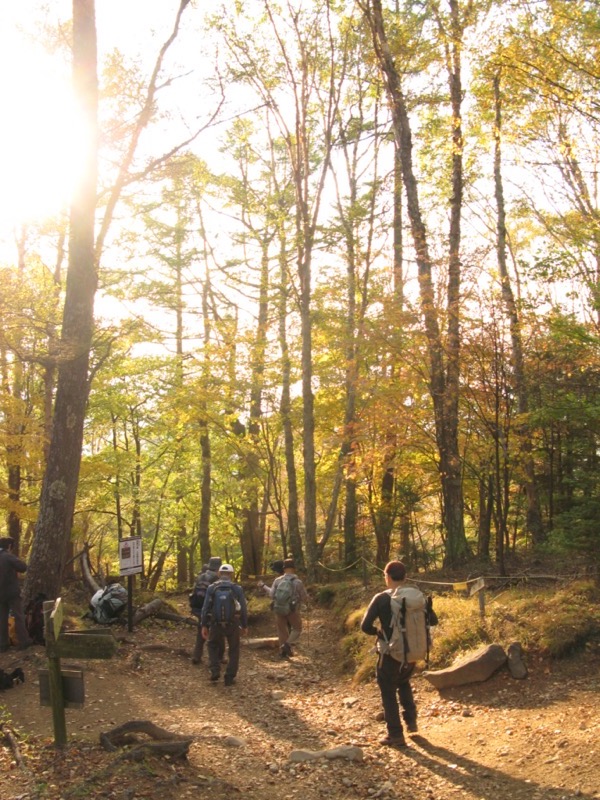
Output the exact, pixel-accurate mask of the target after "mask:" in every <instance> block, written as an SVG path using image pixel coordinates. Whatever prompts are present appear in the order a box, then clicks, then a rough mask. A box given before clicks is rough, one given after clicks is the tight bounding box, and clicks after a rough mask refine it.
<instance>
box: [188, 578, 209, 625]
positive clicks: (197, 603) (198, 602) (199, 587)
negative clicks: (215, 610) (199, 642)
mask: <svg viewBox="0 0 600 800" xmlns="http://www.w3.org/2000/svg"><path fill="white" fill-rule="evenodd" d="M215 578H216V575H214V573H211V572H202V573H200V575H198V578H197V579H196V585H195V586H194V588H193V589H192V591H191V592H190V594H189V600H190V611H191V612H192V614H194V615H195V616H196V617H199V616H200V615H201V614H202V606H203V605H204V598H205V597H206V590H207V589H208V587H209V586H210V584H211V583H214V580H215Z"/></svg>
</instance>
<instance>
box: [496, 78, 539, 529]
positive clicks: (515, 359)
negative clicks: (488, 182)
mask: <svg viewBox="0 0 600 800" xmlns="http://www.w3.org/2000/svg"><path fill="white" fill-rule="evenodd" d="M494 103H495V140H496V143H495V150H494V183H495V189H496V206H497V211H498V222H497V254H498V269H499V272H500V280H501V285H502V300H503V303H504V308H505V309H506V313H507V315H508V319H509V323H510V336H511V342H512V364H513V370H514V380H515V394H516V396H517V403H518V409H519V419H520V420H521V421H520V424H519V426H518V433H519V438H520V443H521V459H522V464H523V471H524V473H525V494H526V496H527V523H526V524H527V530H528V532H529V533H530V535H531V539H532V541H533V543H534V545H539V544H541V543H543V542H544V541H545V539H546V534H545V531H544V526H543V523H542V511H541V507H540V498H539V492H538V487H537V484H536V480H535V466H534V462H533V455H532V451H533V445H532V440H531V430H530V428H529V423H528V421H527V418H528V414H529V395H528V391H527V386H526V381H525V364H524V357H523V339H522V335H521V321H520V318H519V311H518V308H517V304H516V302H515V297H514V294H513V290H512V286H511V280H510V275H509V274H508V267H507V264H506V239H507V236H506V210H505V205H504V185H503V181H502V100H501V94H500V76H499V75H498V74H497V75H496V76H495V77H494Z"/></svg>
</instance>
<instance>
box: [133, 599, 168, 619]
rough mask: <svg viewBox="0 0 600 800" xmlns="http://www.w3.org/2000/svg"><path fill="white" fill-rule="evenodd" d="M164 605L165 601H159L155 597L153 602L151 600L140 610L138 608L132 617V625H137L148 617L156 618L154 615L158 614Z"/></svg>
mask: <svg viewBox="0 0 600 800" xmlns="http://www.w3.org/2000/svg"><path fill="white" fill-rule="evenodd" d="M164 605H165V601H164V600H161V598H160V597H156V598H155V599H154V600H151V601H150V602H149V603H146V605H145V606H140V608H138V609H137V611H136V612H135V614H134V615H133V624H134V625H137V624H138V623H140V622H141V621H142V620H144V619H147V618H148V617H154V616H156V614H158V612H159V611H161V610H162V608H163V606H164Z"/></svg>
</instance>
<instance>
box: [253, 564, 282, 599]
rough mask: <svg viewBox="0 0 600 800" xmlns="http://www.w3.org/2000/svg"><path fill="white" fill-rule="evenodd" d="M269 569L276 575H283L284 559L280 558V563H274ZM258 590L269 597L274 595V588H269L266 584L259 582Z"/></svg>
mask: <svg viewBox="0 0 600 800" xmlns="http://www.w3.org/2000/svg"><path fill="white" fill-rule="evenodd" d="M269 569H271V570H272V571H273V572H274V573H275V574H276V575H278V576H279V575H283V558H280V559H279V560H278V561H273V562H272V563H271V564H270V565H269ZM257 586H258V588H259V589H260V590H261V592H264V593H265V594H266V595H267V596H268V597H271V596H272V594H273V587H272V586H267V584H266V583H263V582H262V581H259V582H258V583H257Z"/></svg>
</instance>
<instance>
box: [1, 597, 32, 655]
mask: <svg viewBox="0 0 600 800" xmlns="http://www.w3.org/2000/svg"><path fill="white" fill-rule="evenodd" d="M11 611H12V613H13V616H14V618H15V634H16V637H17V643H18V645H19V647H27V645H28V644H30V643H31V639H30V638H29V634H28V633H27V627H26V625H25V614H24V612H23V601H22V600H21V596H20V595H17V596H16V597H11V598H10V599H8V600H1V601H0V651H2V650H8V648H9V645H10V640H9V638H8V616H9V613H10V612H11Z"/></svg>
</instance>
